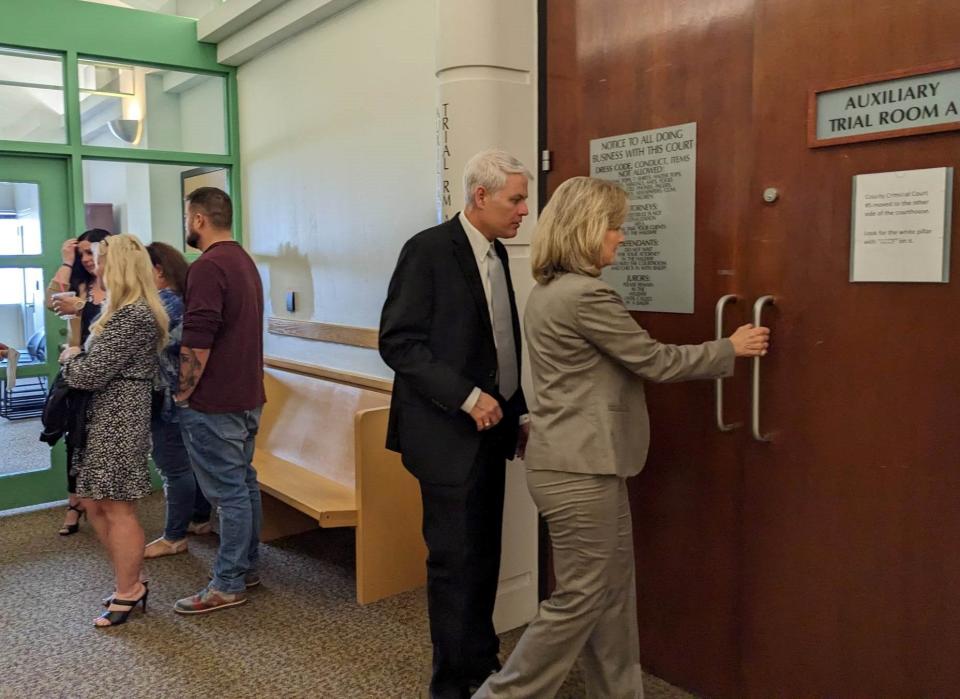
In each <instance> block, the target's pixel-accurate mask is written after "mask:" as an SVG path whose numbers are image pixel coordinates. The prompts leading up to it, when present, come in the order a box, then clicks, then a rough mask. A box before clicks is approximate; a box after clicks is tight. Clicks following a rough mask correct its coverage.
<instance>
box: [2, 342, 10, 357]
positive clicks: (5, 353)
mask: <svg viewBox="0 0 960 699" xmlns="http://www.w3.org/2000/svg"><path fill="white" fill-rule="evenodd" d="M8 349H10V348H9V347H7V346H6V345H5V344H3V343H2V342H0V359H3V358H4V357H6V356H7V350H8Z"/></svg>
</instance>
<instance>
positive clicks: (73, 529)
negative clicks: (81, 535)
mask: <svg viewBox="0 0 960 699" xmlns="http://www.w3.org/2000/svg"><path fill="white" fill-rule="evenodd" d="M70 510H73V511H74V512H76V513H77V521H76V523H74V524H64V525H63V526H62V527H60V531H58V532H57V534H59V535H60V536H70V535H71V534H76V533H77V532H78V531H80V520H81V519H83V518H84V517H86V516H87V511H86V510H85V509H83V508H82V507H77V506H76V505H67V512H69V511H70Z"/></svg>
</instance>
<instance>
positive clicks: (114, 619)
mask: <svg viewBox="0 0 960 699" xmlns="http://www.w3.org/2000/svg"><path fill="white" fill-rule="evenodd" d="M149 595H150V589H149V588H148V587H147V586H146V583H144V585H143V594H142V595H140V596H139V597H138V598H137V599H134V600H127V599H117V598H115V597H114V598H113V600H112V601H111V602H110V604H111V605H116V606H118V607H127V609H115V610H112V611H111V610H110V609H107V611H105V612H104V613H103V614H101V615H100V616H99V617H97V618H98V619H106V620H107V621H108V622H110V623H109V624H97V623H96V622H94V624H93V625H94V626H96V627H97V628H101V629H106V628H110V627H111V626H120V624H125V623H127V618H128V617H129V616H130V613H131V612H132V611H133V610H134V609H136V608H137V605H138V604H141V605H143V613H144V614H146V613H147V597H148V596H149Z"/></svg>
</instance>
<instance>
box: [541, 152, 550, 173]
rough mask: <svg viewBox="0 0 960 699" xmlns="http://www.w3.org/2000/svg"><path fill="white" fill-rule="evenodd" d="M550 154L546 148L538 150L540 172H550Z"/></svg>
mask: <svg viewBox="0 0 960 699" xmlns="http://www.w3.org/2000/svg"><path fill="white" fill-rule="evenodd" d="M551 155H552V154H551V153H550V151H548V150H544V151H540V172H550V166H551Z"/></svg>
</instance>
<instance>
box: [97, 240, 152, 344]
mask: <svg viewBox="0 0 960 699" xmlns="http://www.w3.org/2000/svg"><path fill="white" fill-rule="evenodd" d="M100 245H101V248H100V255H101V256H103V253H104V252H106V257H105V258H104V257H101V264H102V265H103V272H102V273H101V275H102V276H101V279H103V284H104V286H105V287H106V289H107V298H106V301H104V305H103V310H102V311H101V312H100V317H99V318H98V319H97V321H96V322H95V323H94V324H93V325H91V326H90V333H91V334H93V335H99V334H100V333H101V332H103V329H104V327H106V325H107V323H108V322H109V321H110V318H111V317H112V316H113V314H114V313H116V312H117V311H118V310H119V309H121V308H123V307H124V306H129V305H130V304H131V303H136V302H137V301H139V300H140V299H143V300H144V301H146V303H147V306H149V307H150V311H151V312H152V313H153V317H154V319H155V320H156V323H157V351H158V352H159V351H161V350H163V348H164V347H166V345H167V335H168V332H167V327H168V325H169V324H170V317H169V316H168V315H167V311H166V309H164V307H163V302H162V301H161V300H160V294H159V293H158V292H157V287H156V285H155V284H154V281H153V265H152V264H150V255H149V254H148V253H147V249H146V248H145V247H144V246H143V243H141V242H140V240H139V239H138V238H137V237H136V236H135V235H130V234H129V233H124V234H122V235H113V236H110V238H109V239H107V240H104V241H103V242H102V243H100ZM104 248H106V250H104Z"/></svg>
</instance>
